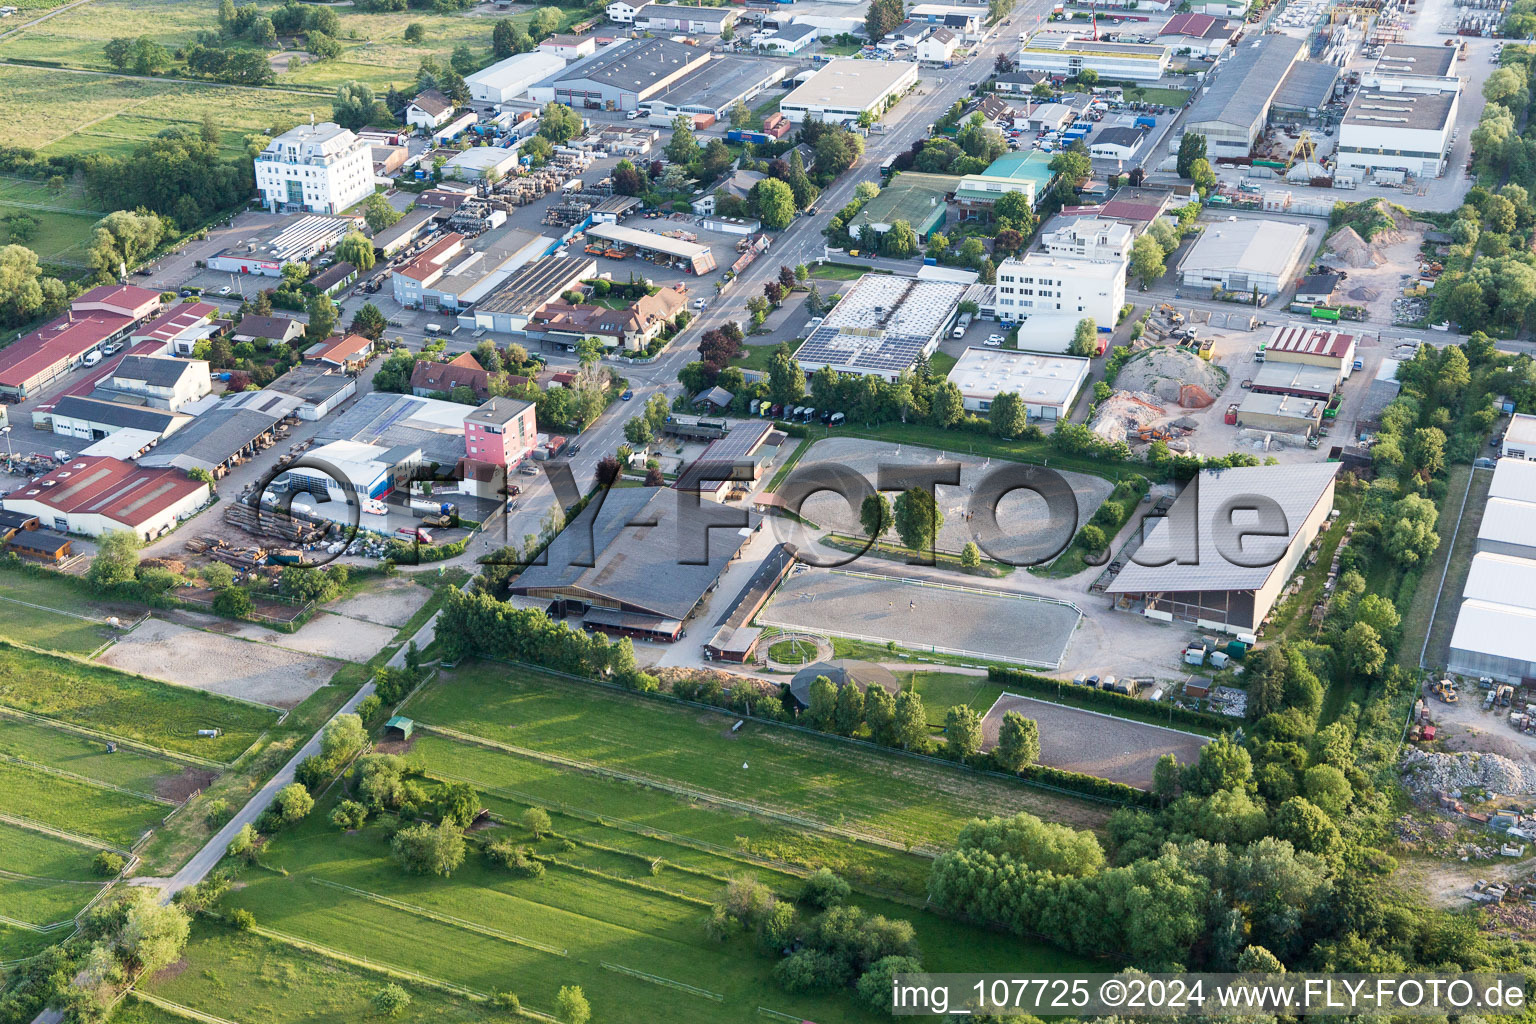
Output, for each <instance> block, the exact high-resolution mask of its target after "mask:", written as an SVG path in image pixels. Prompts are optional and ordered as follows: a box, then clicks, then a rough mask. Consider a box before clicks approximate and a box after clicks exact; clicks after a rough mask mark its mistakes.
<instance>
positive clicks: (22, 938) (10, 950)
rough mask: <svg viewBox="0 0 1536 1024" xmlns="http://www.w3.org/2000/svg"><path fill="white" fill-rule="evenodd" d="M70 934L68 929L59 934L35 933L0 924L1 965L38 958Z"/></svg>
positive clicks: (58, 932)
mask: <svg viewBox="0 0 1536 1024" xmlns="http://www.w3.org/2000/svg"><path fill="white" fill-rule="evenodd" d="M68 934H69V929H67V928H66V929H63V930H61V931H57V932H34V931H28V930H27V929H25V928H15V927H12V926H11V925H8V924H0V963H4V962H5V961H7V960H21V959H23V958H25V957H32V956H36V955H37V954H39V953H41V952H42V951H43V950H45V949H47V948H48V947H49V946H52V945H53V944H54V943H56V942H58V941H59V940H60V939H61V938H63V937H64V936H65V935H68Z"/></svg>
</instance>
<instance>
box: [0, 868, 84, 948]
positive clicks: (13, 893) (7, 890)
mask: <svg viewBox="0 0 1536 1024" xmlns="http://www.w3.org/2000/svg"><path fill="white" fill-rule="evenodd" d="M100 888H101V886H100V885H99V884H93V883H90V882H64V881H38V880H34V879H24V878H5V877H0V916H4V917H8V918H10V919H11V920H13V921H25V922H27V923H28V924H35V925H37V926H39V927H43V926H45V925H50V924H57V923H59V922H60V921H68V920H69V919H70V918H72V917H74V916H75V915H76V914H78V913H79V912H80V908H82V907H84V906H85V905H86V904H87V903H89V902H90V901H91V897H93V896H95V895H96V892H97V890H99V889H100ZM67 934H68V932H64V933H61V934H59V935H56V936H55V938H56V939H62V938H63V937H64V936H65V935H67Z"/></svg>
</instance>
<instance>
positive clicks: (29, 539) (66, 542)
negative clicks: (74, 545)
mask: <svg viewBox="0 0 1536 1024" xmlns="http://www.w3.org/2000/svg"><path fill="white" fill-rule="evenodd" d="M5 549H6V550H7V551H14V552H15V553H16V554H17V555H19V556H20V557H22V558H30V559H32V560H33V561H36V562H51V563H55V564H57V563H59V562H62V561H64V560H65V559H66V558H68V557H69V555H70V539H69V538H68V537H66V536H64V535H63V534H60V533H55V532H54V531H52V530H21V531H18V532H16V533H15V534H13V535H12V536H11V537H10V539H9V541H8V542H7V543H6V545H5Z"/></svg>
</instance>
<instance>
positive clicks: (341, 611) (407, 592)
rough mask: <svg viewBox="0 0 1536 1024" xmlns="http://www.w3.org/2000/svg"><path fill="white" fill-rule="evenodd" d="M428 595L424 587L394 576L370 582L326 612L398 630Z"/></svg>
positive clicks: (429, 595) (423, 602) (428, 591)
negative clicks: (360, 590)
mask: <svg viewBox="0 0 1536 1024" xmlns="http://www.w3.org/2000/svg"><path fill="white" fill-rule="evenodd" d="M431 596H432V591H430V590H428V589H427V588H426V587H423V586H418V585H417V584H415V583H413V582H411V581H410V580H408V579H403V578H401V577H400V576H395V577H393V578H390V579H383V580H379V581H378V582H376V583H370V584H369V585H368V587H367V589H365V590H363V591H362V592H360V593H357V594H354V595H352V596H351V597H349V598H347V599H346V600H344V601H340V602H338V603H336V604H333V605H331V606H330V607H329V608H328V609H327V611H332V612H335V613H336V614H337V615H345V616H346V617H347V618H349V619H362V620H363V621H364V622H375V623H378V624H379V625H381V626H394V627H395V628H396V629H399V628H400V627H401V626H403V625H405V624H406V623H407V622H409V621H411V616H412V615H415V614H416V610H417V609H418V608H420V607H421V606H422V605H424V604H426V603H427V600H428V599H429V598H430V597H431Z"/></svg>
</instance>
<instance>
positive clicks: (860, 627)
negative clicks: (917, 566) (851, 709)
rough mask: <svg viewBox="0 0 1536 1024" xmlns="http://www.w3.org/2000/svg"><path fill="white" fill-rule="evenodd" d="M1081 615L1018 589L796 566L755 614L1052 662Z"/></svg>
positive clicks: (820, 629)
mask: <svg viewBox="0 0 1536 1024" xmlns="http://www.w3.org/2000/svg"><path fill="white" fill-rule="evenodd" d="M1081 617H1082V616H1081V613H1080V612H1078V610H1077V609H1076V608H1074V607H1072V606H1071V605H1067V604H1057V603H1055V602H1051V601H1040V600H1035V599H1032V598H1027V597H1022V596H1020V595H1017V594H1005V593H1000V592H997V591H986V590H979V589H975V588H968V587H967V588H962V587H950V586H937V585H933V584H924V583H919V582H916V581H913V580H910V579H902V578H898V577H894V576H883V575H876V574H870V573H862V572H861V573H848V572H839V571H835V570H824V569H811V568H802V569H796V570H795V571H794V572H792V573H790V575H789V578H788V579H786V580H785V581H784V583H783V584H782V585H780V587H779V590H778V592H777V593H776V594H775V595H774V596H773V598H772V600H771V601H770V602H769V604H768V606H767V607H766V608H765V609H764V610H763V612H762V614H761V615H760V617H759V621H760V622H762V623H765V624H769V625H776V626H782V627H786V628H795V629H806V630H809V631H811V632H813V633H823V634H831V635H833V636H846V637H852V638H854V639H859V638H864V639H873V640H876V641H879V642H882V643H883V642H886V641H895V642H896V643H897V644H899V645H901V646H902V647H907V648H910V649H912V650H924V649H928V648H932V647H937V649H939V650H941V651H945V650H947V651H954V652H959V653H964V654H970V655H974V656H976V657H981V658H991V659H995V660H1002V661H1013V662H1019V663H1022V664H1026V665H1034V666H1038V667H1047V668H1054V667H1055V666H1056V665H1057V664H1058V663H1059V662H1060V661H1061V659H1062V658H1063V657H1064V656H1065V654H1066V650H1067V645H1068V644H1070V643H1071V641H1072V632H1073V630H1075V629H1076V628H1077V624H1078V620H1079V619H1080V618H1081Z"/></svg>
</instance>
